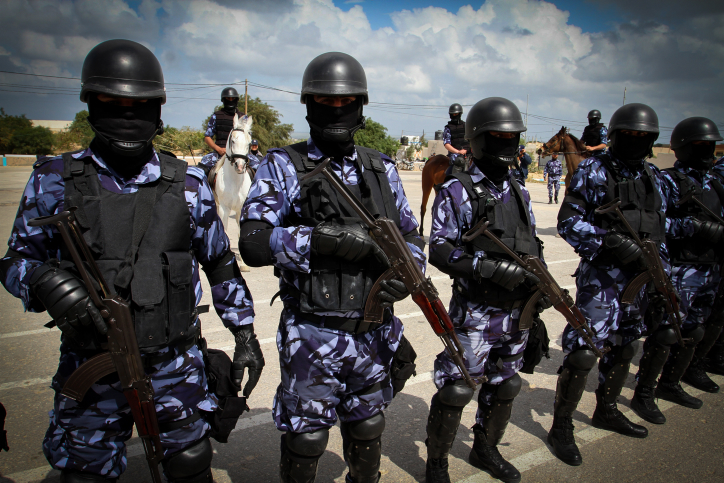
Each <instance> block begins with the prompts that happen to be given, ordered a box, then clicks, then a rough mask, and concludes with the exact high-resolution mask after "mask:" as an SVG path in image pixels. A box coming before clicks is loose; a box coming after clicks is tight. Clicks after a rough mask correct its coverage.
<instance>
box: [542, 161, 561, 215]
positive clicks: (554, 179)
mask: <svg viewBox="0 0 724 483" xmlns="http://www.w3.org/2000/svg"><path fill="white" fill-rule="evenodd" d="M561 176H563V165H562V164H561V161H560V160H559V159H558V154H557V153H553V155H552V156H551V160H550V161H548V163H546V167H545V169H544V170H543V181H545V178H546V177H548V204H549V205H550V204H551V203H553V191H554V190H555V194H556V204H558V192H559V191H560V190H561Z"/></svg>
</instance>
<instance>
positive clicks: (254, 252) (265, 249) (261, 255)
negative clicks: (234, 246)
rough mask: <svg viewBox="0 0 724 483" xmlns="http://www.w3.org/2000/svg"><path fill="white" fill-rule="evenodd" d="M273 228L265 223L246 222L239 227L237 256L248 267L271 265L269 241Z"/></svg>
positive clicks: (256, 221)
mask: <svg viewBox="0 0 724 483" xmlns="http://www.w3.org/2000/svg"><path fill="white" fill-rule="evenodd" d="M273 231H274V227H273V226H272V225H271V224H270V223H267V222H265V221H259V220H248V221H245V222H243V223H242V224H241V226H240V227H239V254H240V255H241V258H242V260H244V263H246V264H247V265H249V266H250V267H264V266H267V265H272V264H273V263H274V259H273V258H272V253H271V246H270V245H269V240H270V239H271V236H272V232H273Z"/></svg>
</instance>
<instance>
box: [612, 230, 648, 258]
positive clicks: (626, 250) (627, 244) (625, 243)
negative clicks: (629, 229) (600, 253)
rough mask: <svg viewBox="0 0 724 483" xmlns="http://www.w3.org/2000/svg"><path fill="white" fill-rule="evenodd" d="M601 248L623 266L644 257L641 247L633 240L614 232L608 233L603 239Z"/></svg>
mask: <svg viewBox="0 0 724 483" xmlns="http://www.w3.org/2000/svg"><path fill="white" fill-rule="evenodd" d="M603 246H604V248H605V249H606V250H608V251H610V252H611V253H612V254H613V256H615V257H616V258H618V260H619V261H620V262H621V263H622V264H623V265H627V264H629V263H631V262H635V261H637V260H638V259H640V258H641V257H642V256H643V255H644V252H643V251H642V250H641V247H640V246H638V245H637V244H636V242H635V241H633V239H631V238H629V237H627V236H626V235H622V234H621V233H616V232H614V231H609V232H608V233H606V236H604V237H603Z"/></svg>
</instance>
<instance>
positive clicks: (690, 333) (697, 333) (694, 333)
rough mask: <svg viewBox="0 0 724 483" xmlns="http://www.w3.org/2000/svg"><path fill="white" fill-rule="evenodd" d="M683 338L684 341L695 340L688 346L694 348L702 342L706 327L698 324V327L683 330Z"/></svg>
mask: <svg viewBox="0 0 724 483" xmlns="http://www.w3.org/2000/svg"><path fill="white" fill-rule="evenodd" d="M681 336H682V337H683V338H684V339H693V340H692V342H690V343H689V344H687V345H688V346H690V347H691V346H694V345H696V344H698V343H699V342H701V339H703V338H704V327H703V326H702V325H701V324H698V325H697V326H696V327H694V328H692V329H688V330H682V331H681Z"/></svg>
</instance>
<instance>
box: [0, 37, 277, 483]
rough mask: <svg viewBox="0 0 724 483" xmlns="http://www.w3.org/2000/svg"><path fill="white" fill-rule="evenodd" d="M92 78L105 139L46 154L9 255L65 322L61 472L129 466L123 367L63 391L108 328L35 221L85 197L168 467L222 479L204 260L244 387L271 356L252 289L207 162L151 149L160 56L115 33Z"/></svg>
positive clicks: (5, 275)
mask: <svg viewBox="0 0 724 483" xmlns="http://www.w3.org/2000/svg"><path fill="white" fill-rule="evenodd" d="M81 79H82V89H81V93H80V99H81V101H83V102H86V103H88V111H89V117H88V121H89V123H90V125H91V127H92V128H93V131H94V132H95V133H96V135H95V138H94V139H93V141H92V143H91V145H90V147H88V148H86V149H83V150H81V151H78V152H76V153H66V154H63V155H62V156H58V157H55V158H48V159H46V160H44V161H41V162H40V163H38V164H36V166H35V170H34V171H33V173H32V175H31V176H30V180H29V181H28V184H27V186H26V188H25V192H24V193H23V199H22V201H21V204H20V208H19V210H18V215H17V218H16V220H15V223H14V225H13V230H12V234H11V236H10V240H9V242H8V245H9V249H8V252H7V254H6V255H5V258H3V259H2V262H0V272H1V273H2V282H3V284H4V285H5V288H6V289H7V290H8V291H9V292H10V293H11V294H13V295H15V296H16V297H18V298H20V299H21V300H22V302H23V305H24V306H25V309H26V310H30V311H32V312H42V311H43V310H47V311H48V314H49V315H50V316H51V317H52V318H53V320H54V321H55V322H56V323H57V325H58V328H59V329H60V330H61V333H62V335H61V346H60V364H59V367H58V372H57V373H56V374H55V376H54V377H53V382H52V387H53V389H54V390H55V403H54V408H53V410H52V411H51V412H50V427H49V428H48V431H47V433H46V435H45V439H44V441H43V451H44V453H45V456H46V458H47V459H48V461H49V462H50V464H51V465H52V466H53V468H56V469H59V470H61V481H64V482H66V483H81V482H93V481H97V482H102V481H116V479H117V478H118V477H119V476H120V475H121V473H123V471H124V470H125V469H126V450H125V443H126V441H127V440H128V439H129V438H130V437H131V431H132V426H133V419H132V418H131V415H130V409H129V406H128V402H127V401H126V398H125V397H124V396H123V392H122V388H121V387H120V382H119V380H118V376H117V375H115V374H114V375H111V376H107V377H105V378H103V379H101V380H100V381H99V382H96V383H95V384H94V385H93V386H92V387H91V389H90V390H89V391H88V393H87V394H86V396H85V398H84V399H83V400H82V401H81V402H76V401H74V400H72V399H69V398H67V397H65V396H63V395H61V393H60V391H61V389H62V388H63V385H64V383H65V382H66V381H67V380H68V377H69V376H70V375H71V373H72V372H73V371H74V370H75V368H77V367H78V366H79V365H80V364H82V363H83V362H84V361H86V360H87V359H89V358H90V357H92V356H94V355H95V354H97V353H98V352H99V351H100V348H99V342H100V341H102V339H103V338H102V334H104V333H105V331H106V330H107V328H106V326H105V323H104V321H103V319H102V318H101V317H100V314H99V312H98V308H96V307H95V306H94V305H93V302H92V301H91V300H90V298H89V295H88V291H87V290H86V287H85V286H84V285H83V283H82V282H81V280H80V278H79V277H78V275H77V272H76V270H75V268H74V266H73V264H72V262H71V259H70V257H69V256H68V255H67V253H68V252H67V250H66V247H65V246H64V244H63V242H62V239H61V237H60V234H59V233H58V232H57V231H56V229H55V228H54V227H47V226H44V227H37V228H34V227H29V226H28V220H30V219H31V218H36V217H39V216H49V215H53V214H57V213H60V212H61V211H63V210H67V209H69V208H70V207H76V208H77V211H76V215H77V218H78V222H79V223H80V226H81V228H82V230H83V232H84V236H85V239H86V240H87V242H88V245H89V246H90V249H91V252H92V254H93V256H94V258H95V259H96V262H97V264H98V266H99V268H100V270H101V273H102V275H103V276H104V278H105V279H106V281H107V282H108V284H109V286H110V287H111V288H112V290H113V291H114V292H115V293H117V294H118V295H120V296H121V297H123V298H125V299H126V300H128V301H129V303H130V304H131V310H132V312H133V316H134V322H135V327H136V336H137V339H138V345H139V347H140V350H141V357H142V359H143V361H144V366H145V368H146V373H147V374H148V375H149V376H150V377H151V382H152V383H153V387H154V390H155V398H156V399H155V403H156V411H157V414H158V422H159V426H160V430H161V442H162V444H163V449H164V456H165V459H164V460H163V467H164V470H165V474H166V477H167V478H168V479H169V481H172V482H184V483H189V482H210V481H212V478H211V466H210V465H211V457H212V449H211V444H210V443H209V440H208V436H207V434H208V432H209V424H208V423H207V422H206V421H205V420H204V418H203V417H201V418H200V416H201V415H202V414H203V413H205V412H208V411H214V410H215V409H216V407H217V402H216V398H215V397H214V396H213V395H210V394H209V392H208V389H207V381H206V375H205V372H204V361H203V358H202V355H201V352H200V351H199V349H198V348H197V346H196V338H197V336H198V334H199V329H200V321H199V318H198V312H197V309H196V305H197V304H198V303H199V302H200V300H201V294H202V292H201V283H200V279H199V264H200V265H201V268H203V270H204V271H205V272H206V276H207V278H208V279H209V283H210V285H211V287H212V288H211V291H212V297H213V300H214V307H215V308H216V312H217V314H218V315H219V316H220V317H221V319H222V320H223V321H224V324H225V325H226V326H227V327H228V328H229V329H230V330H231V331H232V332H233V333H234V334H235V337H236V341H237V346H236V353H235V356H234V364H235V369H236V370H235V371H234V378H235V379H236V382H237V383H240V382H241V379H242V378H243V374H244V368H245V367H247V366H249V367H250V371H249V382H248V383H247V385H246V388H245V390H244V392H245V394H248V393H249V392H250V391H251V389H253V387H254V386H255V385H256V382H257V381H258V378H259V374H260V371H261V367H262V366H263V365H264V359H263V357H262V355H261V350H260V349H259V342H258V341H257V339H256V336H255V335H254V329H253V327H254V326H253V325H252V322H253V320H254V310H253V307H252V300H251V296H250V294H249V291H248V289H247V287H246V284H245V282H244V279H243V278H242V277H241V274H240V273H239V268H238V267H237V265H236V261H235V259H234V255H233V254H232V252H231V251H230V249H229V240H228V238H227V237H226V234H225V233H224V228H223V226H222V224H221V220H220V219H219V217H218V216H217V214H216V209H215V207H214V198H213V195H212V194H211V191H210V189H209V186H208V184H207V183H206V178H205V177H204V175H203V173H202V172H201V170H199V169H196V168H187V166H186V163H184V162H181V161H179V160H177V159H175V158H172V157H169V156H165V155H162V154H158V153H156V152H155V151H154V149H153V145H152V140H153V138H154V137H155V136H156V135H157V134H158V133H159V132H162V129H163V122H162V121H161V105H162V104H163V103H164V102H165V101H166V93H165V90H164V83H163V73H162V71H161V65H160V64H159V62H158V60H157V59H156V57H155V56H154V55H153V54H152V53H151V51H149V50H148V49H147V48H146V47H144V46H142V45H140V44H137V43H135V42H131V41H129V40H109V41H107V42H103V43H101V44H99V45H97V46H96V47H94V48H93V50H91V51H90V53H88V56H87V57H86V59H85V62H84V64H83V71H82V75H81ZM139 218H141V219H139ZM143 218H145V219H146V220H147V221H146V223H145V224H146V226H147V228H146V229H145V230H144V228H143V227H142V225H143V224H144V223H143ZM137 240H140V244H139V242H138V241H137Z"/></svg>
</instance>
